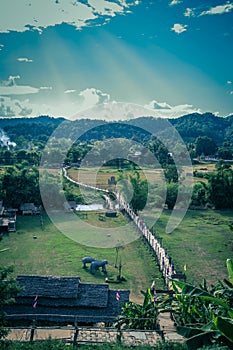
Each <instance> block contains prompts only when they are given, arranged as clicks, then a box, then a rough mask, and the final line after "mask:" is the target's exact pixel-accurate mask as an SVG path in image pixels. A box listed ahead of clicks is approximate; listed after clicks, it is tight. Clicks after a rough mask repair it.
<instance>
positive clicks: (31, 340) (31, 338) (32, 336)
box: [30, 320, 36, 342]
mask: <svg viewBox="0 0 233 350" xmlns="http://www.w3.org/2000/svg"><path fill="white" fill-rule="evenodd" d="M35 329H36V320H33V321H32V328H31V333H30V342H33V339H34V334H35Z"/></svg>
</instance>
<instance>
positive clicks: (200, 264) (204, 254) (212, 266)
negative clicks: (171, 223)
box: [146, 210, 233, 284]
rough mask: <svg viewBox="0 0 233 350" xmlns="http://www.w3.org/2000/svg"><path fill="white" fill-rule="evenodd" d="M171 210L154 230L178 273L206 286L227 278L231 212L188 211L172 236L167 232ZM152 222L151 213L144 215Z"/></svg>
mask: <svg viewBox="0 0 233 350" xmlns="http://www.w3.org/2000/svg"><path fill="white" fill-rule="evenodd" d="M170 214H171V212H170V211H164V212H163V214H162V215H161V216H160V218H159V219H158V220H157V222H156V224H155V226H154V228H155V230H156V234H157V236H158V237H161V238H162V243H163V246H164V247H167V249H168V253H169V254H170V256H171V257H172V258H173V262H174V264H175V267H176V268H177V270H180V271H183V267H184V265H185V264H186V265H187V270H186V275H187V278H188V281H189V282H190V283H195V284H198V283H201V282H202V281H203V278H206V280H207V282H209V284H211V283H215V282H217V280H218V279H220V280H222V279H223V278H227V277H228V276H227V269H226V259H227V258H232V257H233V231H232V229H231V228H230V226H229V225H230V224H232V223H233V211H213V210H189V211H188V212H187V213H186V215H185V217H184V219H183V220H182V222H181V224H180V225H179V226H178V228H176V229H175V230H174V231H173V232H172V233H166V232H165V227H166V223H167V221H168V219H169V217H170ZM146 216H147V218H148V219H149V220H151V218H152V217H153V212H152V211H151V212H150V213H147V215H146Z"/></svg>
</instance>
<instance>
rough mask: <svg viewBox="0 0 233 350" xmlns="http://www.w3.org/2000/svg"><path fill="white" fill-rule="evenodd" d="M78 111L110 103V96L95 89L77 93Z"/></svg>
mask: <svg viewBox="0 0 233 350" xmlns="http://www.w3.org/2000/svg"><path fill="white" fill-rule="evenodd" d="M78 96H79V101H80V102H81V103H80V104H79V107H80V109H86V108H90V107H92V106H95V105H97V104H101V103H106V102H109V101H110V95H109V94H107V93H105V92H102V91H101V90H98V89H95V88H88V89H85V90H83V91H81V92H80V93H79V95H78Z"/></svg>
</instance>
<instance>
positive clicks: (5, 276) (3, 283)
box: [0, 266, 20, 339]
mask: <svg viewBox="0 0 233 350" xmlns="http://www.w3.org/2000/svg"><path fill="white" fill-rule="evenodd" d="M12 273H13V267H12V266H0V339H2V338H4V337H6V336H7V334H8V332H9V330H8V329H7V328H5V316H6V313H5V312H3V311H2V310H3V307H4V306H7V305H9V304H12V303H13V302H14V300H15V299H14V298H15V297H16V296H17V294H18V293H19V292H20V288H19V287H18V286H17V283H16V280H15V279H14V277H13V276H12Z"/></svg>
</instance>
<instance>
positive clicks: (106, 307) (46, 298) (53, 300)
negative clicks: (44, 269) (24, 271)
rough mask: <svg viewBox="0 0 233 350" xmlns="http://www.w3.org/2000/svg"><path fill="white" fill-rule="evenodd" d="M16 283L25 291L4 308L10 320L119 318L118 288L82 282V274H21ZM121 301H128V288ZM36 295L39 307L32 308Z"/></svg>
mask: <svg viewBox="0 0 233 350" xmlns="http://www.w3.org/2000/svg"><path fill="white" fill-rule="evenodd" d="M17 282H18V284H19V286H20V287H23V291H22V292H21V293H20V294H19V296H18V297H17V298H16V302H15V303H14V304H12V305H9V306H6V307H5V308H4V310H5V312H6V313H7V315H8V318H10V319H11V320H18V321H17V322H18V323H19V324H20V320H26V319H31V317H32V316H31V314H32V313H33V314H37V316H36V317H37V320H41V321H43V322H46V321H51V322H73V321H74V317H76V318H77V319H78V320H79V322H86V323H91V322H102V321H104V322H112V317H117V315H119V312H120V304H119V301H117V299H116V292H117V291H116V290H110V289H109V286H108V284H106V283H104V284H94V283H82V282H80V278H79V277H54V276H27V275H23V276H18V277H17ZM120 295H121V299H120V300H121V303H125V302H127V301H129V291H128V290H121V291H120ZM35 296H37V297H38V298H37V307H36V309H34V308H33V304H34V299H35Z"/></svg>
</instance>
